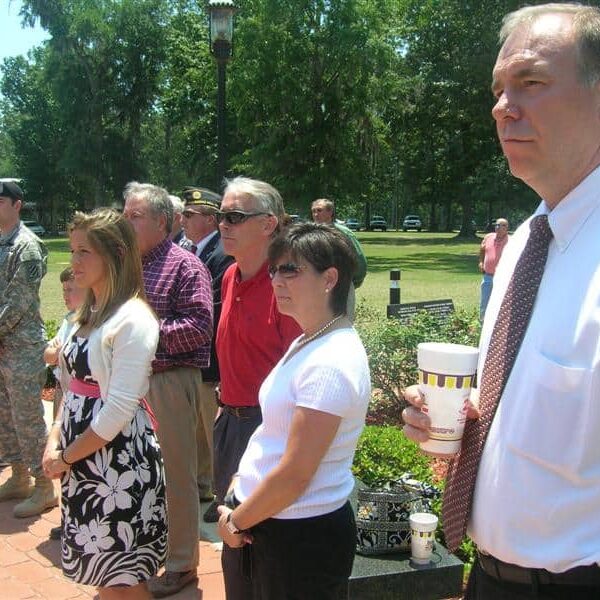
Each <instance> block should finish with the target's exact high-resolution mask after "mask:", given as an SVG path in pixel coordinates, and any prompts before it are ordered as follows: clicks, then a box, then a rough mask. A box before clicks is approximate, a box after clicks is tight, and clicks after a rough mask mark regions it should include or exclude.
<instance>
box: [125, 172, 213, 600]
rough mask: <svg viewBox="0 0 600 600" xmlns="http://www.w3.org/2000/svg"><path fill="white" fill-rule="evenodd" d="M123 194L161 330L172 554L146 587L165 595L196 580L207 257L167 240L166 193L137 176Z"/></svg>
mask: <svg viewBox="0 0 600 600" xmlns="http://www.w3.org/2000/svg"><path fill="white" fill-rule="evenodd" d="M124 198H125V208H124V211H123V214H124V215H125V217H126V218H127V219H128V220H129V221H130V223H131V224H132V226H133V229H134V230H135V233H136V238H137V241H138V245H139V248H140V253H141V255H142V271H143V276H144V290H145V292H146V296H147V298H148V303H149V304H150V306H151V307H152V308H153V309H154V312H155V313H156V314H157V316H158V318H159V328H160V331H159V340H158V348H157V349H156V357H155V359H154V361H153V362H152V376H151V377H150V389H149V391H148V402H149V403H150V405H151V406H152V409H153V410H154V412H155V414H156V418H157V419H158V423H159V428H158V439H159V441H160V445H161V450H162V455H163V460H164V464H165V474H166V477H167V511H168V515H167V516H168V522H169V552H168V555H167V561H166V564H165V572H164V573H162V574H161V575H160V576H159V577H154V578H152V579H151V580H150V582H149V584H148V586H149V588H150V591H151V592H152V594H153V595H154V597H155V598H163V597H165V596H170V595H172V594H175V593H177V592H179V590H181V589H182V588H184V587H185V586H187V585H189V584H195V583H196V582H197V581H198V575H197V567H198V560H199V556H198V527H199V515H198V511H199V501H198V485H197V464H196V461H197V455H196V427H197V422H198V414H197V406H198V403H199V398H200V395H201V390H202V372H201V369H202V368H204V367H207V366H208V362H209V357H210V344H211V339H212V326H213V325H212V323H213V322H212V290H211V284H210V273H209V272H208V270H207V269H206V267H205V266H204V265H203V264H202V261H200V260H199V259H198V258H196V257H195V256H192V255H191V254H190V253H189V252H188V251H187V250H184V249H183V248H181V247H180V246H177V245H176V244H174V243H173V242H172V241H171V240H170V239H169V232H170V231H171V227H172V222H173V207H172V204H171V201H170V199H169V196H168V194H167V191H166V190H164V189H163V188H161V187H158V186H156V185H152V184H149V183H138V182H135V181H134V182H130V183H128V184H127V186H126V187H125V192H124Z"/></svg>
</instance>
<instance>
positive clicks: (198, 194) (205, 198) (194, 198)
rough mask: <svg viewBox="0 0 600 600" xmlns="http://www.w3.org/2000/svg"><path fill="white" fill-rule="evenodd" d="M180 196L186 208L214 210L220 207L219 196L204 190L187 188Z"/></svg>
mask: <svg viewBox="0 0 600 600" xmlns="http://www.w3.org/2000/svg"><path fill="white" fill-rule="evenodd" d="M182 196H183V201H184V203H185V205H186V207H188V206H190V207H192V206H208V207H210V208H214V209H215V210H219V208H220V207H221V196H219V194H216V193H215V192H211V191H210V190H207V189H206V188H199V187H187V188H185V189H184V190H183V194H182Z"/></svg>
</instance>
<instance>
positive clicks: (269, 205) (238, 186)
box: [223, 177, 285, 229]
mask: <svg viewBox="0 0 600 600" xmlns="http://www.w3.org/2000/svg"><path fill="white" fill-rule="evenodd" d="M228 193H233V194H243V195H247V196H250V197H251V198H253V199H254V201H255V202H256V209H257V210H259V211H261V212H266V213H269V214H270V215H275V216H276V217H277V221H278V223H279V225H281V224H282V223H283V216H284V214H285V210H284V208H283V198H282V197H281V194H280V193H279V192H278V191H277V190H276V189H275V188H274V187H273V186H272V185H270V184H268V183H266V182H264V181H259V180H258V179H250V178H249V177H235V178H234V179H227V180H226V186H225V191H224V192H223V196H225V194H228ZM279 225H278V227H277V229H279Z"/></svg>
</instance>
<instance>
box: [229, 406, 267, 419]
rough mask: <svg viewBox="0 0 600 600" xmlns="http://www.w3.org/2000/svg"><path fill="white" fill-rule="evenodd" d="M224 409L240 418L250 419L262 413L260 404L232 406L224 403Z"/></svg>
mask: <svg viewBox="0 0 600 600" xmlns="http://www.w3.org/2000/svg"><path fill="white" fill-rule="evenodd" d="M223 410H224V411H225V412H227V413H229V414H230V415H233V416H234V417H237V418H238V419H248V418H249V417H253V416H255V415H257V414H260V406H230V405H229V404H223Z"/></svg>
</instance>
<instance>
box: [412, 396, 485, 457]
mask: <svg viewBox="0 0 600 600" xmlns="http://www.w3.org/2000/svg"><path fill="white" fill-rule="evenodd" d="M404 399H405V400H406V401H407V402H408V403H409V405H410V406H407V407H406V408H405V409H404V410H403V411H402V420H403V421H404V427H403V428H402V430H403V431H404V435H405V436H406V437H407V438H409V439H411V440H413V442H417V443H421V442H426V441H427V440H428V439H429V427H430V425H431V421H430V419H429V416H428V415H426V414H425V413H424V412H421V407H422V406H423V403H424V402H425V397H424V396H423V394H422V393H421V392H420V390H419V386H418V385H411V386H409V387H407V388H406V389H405V390H404ZM478 401H479V390H471V398H470V400H469V404H468V408H467V419H478V418H479V416H480V413H479V409H478V408H477V406H476V404H475V403H478ZM423 452H425V454H430V455H431V456H438V457H440V456H442V457H445V458H451V457H452V456H453V455H440V454H434V453H432V452H427V451H425V450H424V451H423Z"/></svg>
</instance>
